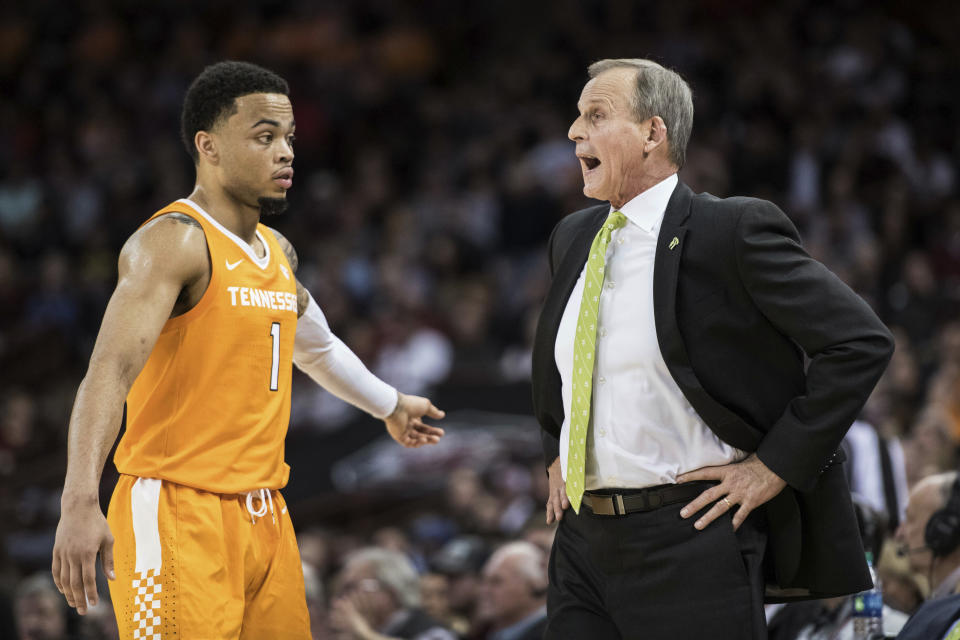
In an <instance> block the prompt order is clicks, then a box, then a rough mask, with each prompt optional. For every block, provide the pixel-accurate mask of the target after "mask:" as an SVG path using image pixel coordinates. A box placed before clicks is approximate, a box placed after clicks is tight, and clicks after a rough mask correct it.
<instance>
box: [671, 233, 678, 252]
mask: <svg viewBox="0 0 960 640" xmlns="http://www.w3.org/2000/svg"><path fill="white" fill-rule="evenodd" d="M678 244H680V238H678V237H677V236H673V240H671V241H670V251H673V250H674V248H675V247H676V246H677V245H678Z"/></svg>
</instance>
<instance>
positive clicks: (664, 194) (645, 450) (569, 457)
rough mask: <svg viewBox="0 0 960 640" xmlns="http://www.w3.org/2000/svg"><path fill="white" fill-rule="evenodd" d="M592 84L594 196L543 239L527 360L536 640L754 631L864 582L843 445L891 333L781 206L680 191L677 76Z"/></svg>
mask: <svg viewBox="0 0 960 640" xmlns="http://www.w3.org/2000/svg"><path fill="white" fill-rule="evenodd" d="M589 76H590V80H589V82H587V84H586V85H585V86H584V88H583V92H582V93H581V96H580V101H579V103H578V105H577V107H578V110H579V116H578V117H577V119H576V120H575V121H574V123H573V125H572V126H571V127H570V132H569V137H570V139H571V140H573V141H574V142H575V143H576V154H577V157H578V158H579V160H580V163H581V168H582V171H583V180H584V193H585V194H586V195H587V196H589V197H591V198H595V199H597V200H602V201H606V202H605V203H604V204H602V205H598V206H595V207H591V208H589V209H584V210H582V211H578V212H576V213H574V214H571V215H569V216H567V217H566V218H564V219H563V220H562V221H561V222H560V223H559V224H558V225H557V227H556V228H555V229H554V231H553V233H552V235H551V237H550V240H549V259H550V268H551V272H552V276H553V281H552V284H551V287H550V290H549V292H548V294H547V297H546V299H545V301H544V305H543V310H542V312H541V316H540V321H539V325H538V327H537V336H536V341H535V346H534V355H533V394H534V408H535V412H536V415H537V418H538V420H539V422H540V425H541V426H542V429H543V441H544V451H545V454H546V460H547V466H548V473H549V476H550V498H549V500H548V503H547V520H548V522H550V521H553V520H560V524H559V529H558V531H557V535H556V539H555V541H554V545H553V550H552V553H551V558H550V567H549V575H550V585H549V590H548V604H547V608H548V616H549V623H548V626H547V632H546V635H545V637H546V638H548V639H551V640H552V639H555V638H563V639H568V638H569V639H577V640H582V639H583V638H593V639H597V640H599V639H603V640H608V639H610V640H613V639H618V638H622V639H624V640H633V639H643V640H693V639H694V638H696V639H698V640H699V639H700V638H711V639H712V640H728V639H729V640H741V639H743V640H746V639H755V638H765V637H766V624H765V621H764V614H763V603H764V599H765V598H766V599H767V600H768V601H774V600H785V599H794V598H805V597H806V598H810V597H826V596H835V595H840V594H846V593H852V592H856V591H860V590H863V589H865V588H868V586H869V584H870V578H869V573H868V571H867V568H866V564H865V560H864V553H863V548H862V546H861V542H860V538H859V535H858V533H857V523H856V520H855V517H854V512H853V508H852V505H851V502H850V497H849V491H848V488H847V485H846V481H845V479H844V475H843V472H842V468H841V463H842V461H843V454H842V453H841V452H840V451H839V445H840V441H841V440H842V439H843V436H844V434H845V433H846V431H847V429H848V428H849V426H850V424H851V423H852V422H853V420H854V418H855V417H856V416H857V413H858V412H859V411H860V409H861V408H862V406H863V404H864V402H865V401H866V399H867V396H868V395H869V394H870V392H871V391H872V389H873V387H874V385H875V384H876V382H877V380H878V379H879V378H880V375H881V373H882V372H883V370H884V368H885V367H886V365H887V362H888V361H889V359H890V356H891V353H892V351H893V340H892V338H891V335H890V333H889V332H888V331H887V329H886V328H885V327H884V325H883V324H882V323H881V322H880V320H879V319H878V318H877V317H876V315H875V314H874V313H873V311H872V310H871V309H870V307H869V306H868V305H867V304H866V303H865V302H864V301H863V300H862V299H861V298H860V297H858V296H857V294H855V293H854V292H853V291H851V290H850V289H849V288H848V287H847V286H846V285H844V284H843V283H842V282H841V281H840V280H839V279H838V278H837V277H836V276H835V275H833V274H832V273H831V272H830V271H829V270H827V269H826V267H824V266H823V265H822V264H820V263H818V262H817V261H815V260H813V259H812V258H811V257H810V256H808V255H807V254H806V252H805V251H804V250H803V248H802V247H801V245H800V240H799V237H798V234H797V231H796V229H795V228H794V226H793V224H792V223H791V222H790V220H789V219H788V218H787V217H786V215H784V213H783V212H782V211H780V209H778V208H777V207H776V206H775V205H774V204H772V203H770V202H767V201H764V200H758V199H754V198H746V197H737V198H726V199H721V198H716V197H714V196H711V195H709V194H696V193H693V192H692V191H691V190H690V189H689V188H688V187H687V186H686V185H684V184H683V183H682V182H680V181H679V180H678V178H677V171H678V170H679V169H680V168H681V167H682V166H683V162H684V156H685V151H686V146H687V141H688V139H689V137H690V131H691V128H692V125H693V101H692V96H691V92H690V88H689V86H688V85H687V84H686V82H685V81H684V80H683V79H682V78H681V77H680V76H679V75H678V74H676V73H674V72H673V71H670V70H668V69H665V68H663V67H661V66H660V65H658V64H655V63H653V62H651V61H648V60H633V59H631V60H602V61H600V62H597V63H595V64H593V65H591V66H590V69H589ZM570 506H572V507H573V509H572V510H568V507H570Z"/></svg>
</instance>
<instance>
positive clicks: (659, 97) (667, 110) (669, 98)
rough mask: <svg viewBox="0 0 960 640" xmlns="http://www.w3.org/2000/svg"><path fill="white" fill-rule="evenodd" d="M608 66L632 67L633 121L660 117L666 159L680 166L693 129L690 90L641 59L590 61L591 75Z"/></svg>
mask: <svg viewBox="0 0 960 640" xmlns="http://www.w3.org/2000/svg"><path fill="white" fill-rule="evenodd" d="M610 69H636V71H637V84H636V87H635V91H634V94H633V112H634V115H635V117H636V119H637V122H643V121H644V120H646V119H647V118H652V117H653V116H660V117H661V118H663V122H664V124H666V126H667V142H668V143H669V144H670V149H669V154H670V161H671V162H673V163H674V164H675V165H677V168H680V167H682V166H683V163H684V162H686V159H687V142H689V141H690V131H691V130H692V129H693V92H691V91H690V85H688V84H687V82H686V80H684V79H683V78H682V77H680V74H679V73H677V72H676V71H673V70H671V69H667V68H666V67H662V66H660V65H659V64H657V63H656V62H653V61H652V60H645V59H643V58H610V59H606V60H599V61H597V62H594V63H593V64H591V65H590V66H589V67H588V69H587V72H588V73H589V74H590V77H591V78H596V77H597V76H599V75H600V74H601V73H603V72H605V71H609V70H610Z"/></svg>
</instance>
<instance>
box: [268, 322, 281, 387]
mask: <svg viewBox="0 0 960 640" xmlns="http://www.w3.org/2000/svg"><path fill="white" fill-rule="evenodd" d="M270 337H271V338H273V364H271V365H270V391H276V390H277V382H278V378H279V377H280V323H279V322H274V323H273V324H271V325H270Z"/></svg>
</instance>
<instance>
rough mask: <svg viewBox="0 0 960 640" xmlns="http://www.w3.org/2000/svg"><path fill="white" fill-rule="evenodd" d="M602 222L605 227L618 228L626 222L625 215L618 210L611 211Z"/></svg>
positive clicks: (611, 229)
mask: <svg viewBox="0 0 960 640" xmlns="http://www.w3.org/2000/svg"><path fill="white" fill-rule="evenodd" d="M603 224H604V225H606V227H607V229H609V230H610V231H613V230H614V229H619V228H620V227H622V226H623V225H625V224H627V216H625V215H623V214H622V213H621V212H619V211H611V212H610V215H609V216H607V221H606V222H604V223H603Z"/></svg>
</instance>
